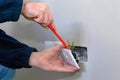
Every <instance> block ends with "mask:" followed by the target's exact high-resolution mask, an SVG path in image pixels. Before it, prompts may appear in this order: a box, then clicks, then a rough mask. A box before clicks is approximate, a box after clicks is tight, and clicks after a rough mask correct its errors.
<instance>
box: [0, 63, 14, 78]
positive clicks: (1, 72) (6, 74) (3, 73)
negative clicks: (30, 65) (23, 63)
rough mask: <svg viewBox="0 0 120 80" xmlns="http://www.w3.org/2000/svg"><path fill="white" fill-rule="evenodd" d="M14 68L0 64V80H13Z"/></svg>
mask: <svg viewBox="0 0 120 80" xmlns="http://www.w3.org/2000/svg"><path fill="white" fill-rule="evenodd" d="M15 72H16V70H15V69H11V68H7V67H5V66H2V65H0V80H13V77H14V75H15Z"/></svg>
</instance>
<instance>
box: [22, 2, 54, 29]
mask: <svg viewBox="0 0 120 80" xmlns="http://www.w3.org/2000/svg"><path fill="white" fill-rule="evenodd" d="M21 13H22V15H23V16H24V17H25V18H27V19H28V20H32V21H35V22H37V23H39V24H40V25H41V26H42V27H44V28H48V25H49V24H51V25H53V26H54V28H55V24H54V20H53V16H52V14H51V12H50V9H49V7H48V5H47V4H45V3H37V2H24V3H23V8H22V11H21Z"/></svg>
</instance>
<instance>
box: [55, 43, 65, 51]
mask: <svg viewBox="0 0 120 80" xmlns="http://www.w3.org/2000/svg"><path fill="white" fill-rule="evenodd" d="M53 48H54V50H55V51H56V52H60V51H61V50H62V49H63V48H64V46H63V45H62V44H59V45H57V46H55V47H53Z"/></svg>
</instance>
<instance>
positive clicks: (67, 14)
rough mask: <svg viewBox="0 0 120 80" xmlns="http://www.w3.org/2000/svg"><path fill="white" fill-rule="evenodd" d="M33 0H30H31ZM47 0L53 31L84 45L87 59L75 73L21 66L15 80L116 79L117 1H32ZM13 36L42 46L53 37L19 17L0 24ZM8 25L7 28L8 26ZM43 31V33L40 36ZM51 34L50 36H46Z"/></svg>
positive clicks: (119, 36) (119, 19)
mask: <svg viewBox="0 0 120 80" xmlns="http://www.w3.org/2000/svg"><path fill="white" fill-rule="evenodd" d="M31 1H33V0H31ZM34 1H37V2H47V3H48V4H49V6H50V9H51V10H52V13H53V16H54V19H55V23H56V26H57V30H58V32H59V33H60V35H61V36H62V37H63V38H64V39H65V40H70V41H75V42H76V45H82V46H86V47H87V48H88V62H87V63H80V66H81V70H80V71H78V72H76V73H55V72H46V71H42V70H39V69H35V68H32V69H21V70H18V71H17V74H16V77H15V80H119V79H120V76H119V74H120V71H119V68H120V63H119V60H120V58H119V57H120V51H119V50H120V31H119V29H120V27H119V26H120V5H119V4H120V1H119V0H34ZM1 25H2V26H4V27H2V28H3V29H4V30H6V32H8V33H9V34H10V35H12V36H13V37H15V38H17V39H18V40H21V41H23V42H25V43H27V44H29V45H31V46H34V47H36V48H38V49H39V50H41V49H43V46H44V44H43V42H44V41H45V40H56V38H55V37H54V36H53V35H52V33H51V32H50V31H49V30H44V29H42V28H40V27H39V25H38V24H36V23H34V22H29V21H27V20H25V19H23V18H22V17H21V19H20V21H19V22H17V23H6V24H1ZM8 26H9V27H8ZM43 34H44V36H43ZM50 37H51V38H50Z"/></svg>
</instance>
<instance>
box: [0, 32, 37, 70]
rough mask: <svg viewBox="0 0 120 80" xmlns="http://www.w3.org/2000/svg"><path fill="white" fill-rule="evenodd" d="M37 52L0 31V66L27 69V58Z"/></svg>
mask: <svg viewBox="0 0 120 80" xmlns="http://www.w3.org/2000/svg"><path fill="white" fill-rule="evenodd" d="M34 51H37V50H36V49H35V48H32V47H29V46H27V45H25V44H23V43H21V42H19V41H17V40H16V39H14V38H12V37H10V36H9V35H7V34H6V33H5V32H4V31H2V30H0V64H1V65H4V66H7V67H10V68H14V69H18V68H23V67H24V68H29V67H30V66H29V58H30V55H31V53H32V52H34Z"/></svg>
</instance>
